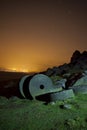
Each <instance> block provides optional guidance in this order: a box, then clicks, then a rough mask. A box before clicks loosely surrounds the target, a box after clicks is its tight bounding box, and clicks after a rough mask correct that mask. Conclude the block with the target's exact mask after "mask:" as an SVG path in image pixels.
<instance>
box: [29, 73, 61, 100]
mask: <svg viewBox="0 0 87 130" xmlns="http://www.w3.org/2000/svg"><path fill="white" fill-rule="evenodd" d="M61 90H62V87H60V86H56V85H54V84H53V82H52V80H51V79H50V78H49V77H48V76H46V75H43V74H37V75H35V76H33V78H32V79H31V80H30V83H29V91H30V93H31V95H32V97H33V98H35V97H36V96H40V95H43V94H47V93H53V92H58V91H61Z"/></svg>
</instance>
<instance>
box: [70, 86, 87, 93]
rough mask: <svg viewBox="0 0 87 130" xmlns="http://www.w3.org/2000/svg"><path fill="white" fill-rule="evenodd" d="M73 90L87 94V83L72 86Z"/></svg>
mask: <svg viewBox="0 0 87 130" xmlns="http://www.w3.org/2000/svg"><path fill="white" fill-rule="evenodd" d="M72 89H73V91H74V93H75V94H78V93H81V94H87V85H86V86H83V85H79V86H74V87H72Z"/></svg>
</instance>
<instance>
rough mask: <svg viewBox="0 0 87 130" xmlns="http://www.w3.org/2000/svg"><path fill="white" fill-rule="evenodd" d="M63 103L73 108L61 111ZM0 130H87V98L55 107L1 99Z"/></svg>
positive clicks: (59, 103) (32, 102) (81, 96)
mask: <svg viewBox="0 0 87 130" xmlns="http://www.w3.org/2000/svg"><path fill="white" fill-rule="evenodd" d="M64 103H68V104H71V106H72V108H71V109H62V108H60V105H62V104H64ZM0 130H87V95H86V94H85V95H78V96H76V97H75V99H73V100H67V101H64V102H63V101H57V102H56V104H55V105H51V104H48V105H44V104H43V103H42V102H39V101H29V100H23V99H16V98H15V99H12V98H11V99H9V100H8V99H5V98H0Z"/></svg>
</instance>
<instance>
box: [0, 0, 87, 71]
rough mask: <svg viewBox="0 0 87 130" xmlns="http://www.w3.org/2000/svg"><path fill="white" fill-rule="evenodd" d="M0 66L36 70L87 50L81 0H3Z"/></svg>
mask: <svg viewBox="0 0 87 130" xmlns="http://www.w3.org/2000/svg"><path fill="white" fill-rule="evenodd" d="M0 10H1V11H0V17H1V18H0V25H1V28H0V35H1V39H0V67H2V68H6V69H10V70H12V71H26V72H27V71H29V72H38V71H43V70H46V69H47V68H48V67H53V66H58V65H61V64H63V63H67V62H69V61H70V57H71V55H72V53H73V52H74V51H75V50H80V51H84V50H87V2H85V1H84V0H81V1H76V0H67V1H65V0H61V1H60V0H58V1H57V0H46V1H45V0H42V1H40V0H37V1H34V0H32V1H29V2H28V1H26V0H21V2H20V1H19V0H17V1H16V0H13V1H11V0H8V1H6V0H3V1H2V2H1V4H0Z"/></svg>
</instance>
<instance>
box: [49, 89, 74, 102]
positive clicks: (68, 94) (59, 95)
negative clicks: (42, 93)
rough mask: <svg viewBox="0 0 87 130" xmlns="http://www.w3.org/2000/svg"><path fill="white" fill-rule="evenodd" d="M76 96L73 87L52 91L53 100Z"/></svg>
mask: <svg viewBox="0 0 87 130" xmlns="http://www.w3.org/2000/svg"><path fill="white" fill-rule="evenodd" d="M74 96H75V95H74V93H73V90H72V89H69V90H64V91H61V92H56V93H51V101H56V100H66V99H68V98H73V97H74Z"/></svg>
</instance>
